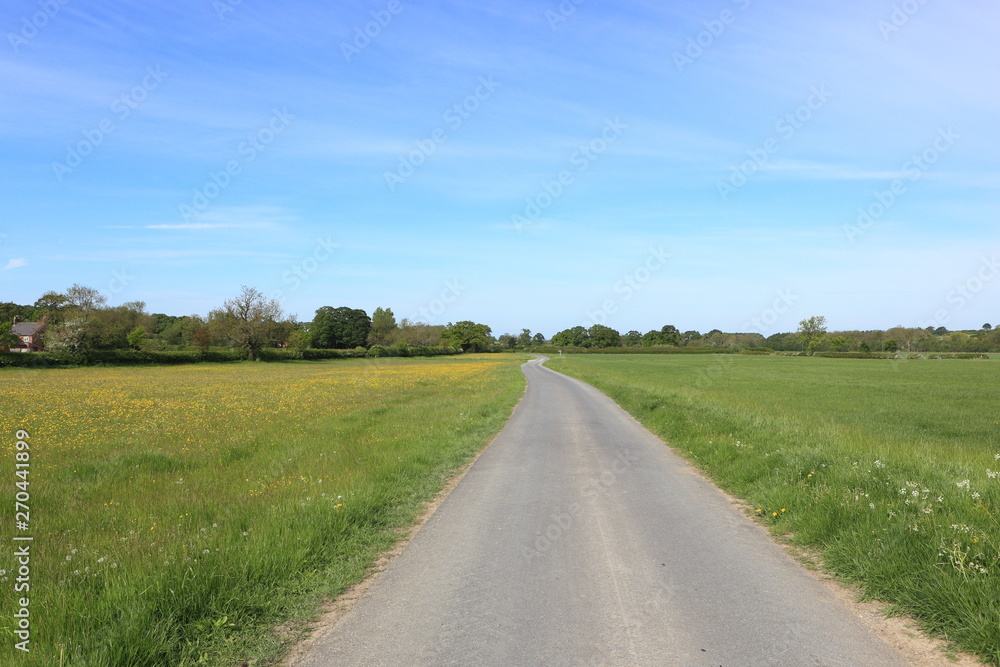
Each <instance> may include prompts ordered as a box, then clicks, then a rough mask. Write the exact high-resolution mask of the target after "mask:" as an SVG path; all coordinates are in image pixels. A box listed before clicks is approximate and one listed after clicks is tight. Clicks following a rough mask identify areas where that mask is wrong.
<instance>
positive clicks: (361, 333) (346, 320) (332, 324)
mask: <svg viewBox="0 0 1000 667" xmlns="http://www.w3.org/2000/svg"><path fill="white" fill-rule="evenodd" d="M371 325H372V321H371V320H370V319H369V318H368V313H366V312H365V311H363V310H361V309H360V308H348V307H346V306H341V307H339V308H333V307H332V306H323V307H322V308H320V309H319V310H317V311H316V316H315V317H314V318H313V321H312V327H311V328H310V331H311V332H312V338H313V345H314V346H316V347H320V348H325V349H336V350H347V349H351V348H355V347H364V345H365V343H366V342H367V341H368V334H369V332H370V331H371Z"/></svg>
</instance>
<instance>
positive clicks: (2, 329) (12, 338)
mask: <svg viewBox="0 0 1000 667" xmlns="http://www.w3.org/2000/svg"><path fill="white" fill-rule="evenodd" d="M13 326H14V320H13V319H10V320H8V321H6V322H0V349H2V350H6V349H8V348H11V347H14V346H15V345H17V344H18V343H20V342H21V337H20V336H18V335H17V334H15V333H14V332H13V331H12V330H11V329H12V327H13Z"/></svg>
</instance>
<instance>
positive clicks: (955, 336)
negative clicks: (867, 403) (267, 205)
mask: <svg viewBox="0 0 1000 667" xmlns="http://www.w3.org/2000/svg"><path fill="white" fill-rule="evenodd" d="M551 344H552V345H553V346H556V347H558V348H564V347H568V348H609V347H653V348H655V347H697V348H722V349H734V348H735V349H760V350H771V351H776V352H782V351H786V352H809V353H817V352H861V353H869V352H899V351H904V352H912V353H917V352H1000V328H998V329H996V330H994V328H993V326H992V325H990V324H989V323H988V322H987V323H985V324H983V326H982V327H981V328H980V329H978V330H974V331H949V330H948V329H946V328H945V327H936V328H935V327H926V328H924V329H920V328H911V327H903V326H897V327H892V328H891V329H888V330H885V331H882V330H878V329H873V330H868V331H857V330H852V331H832V332H830V331H827V325H826V318H825V317H823V316H821V315H817V316H813V317H809V318H807V319H804V320H802V321H801V322H799V326H798V329H796V331H794V332H788V333H776V334H773V335H771V336H767V337H765V336H763V335H762V334H760V333H726V332H723V331H720V330H719V329H712V330H711V331H709V332H708V333H705V334H702V333H700V332H698V331H694V330H690V331H683V332H682V331H680V330H679V329H678V328H677V327H675V326H673V325H670V324H667V325H664V326H663V327H661V328H660V329H653V330H650V331H647V332H646V333H640V332H638V331H634V330H633V331H629V332H627V333H625V334H621V333H619V332H618V331H617V330H615V329H612V328H610V327H607V326H604V325H602V324H595V325H593V326H591V327H590V328H585V327H582V326H577V327H573V328H571V329H565V330H563V331H560V332H559V333H557V334H556V335H554V336H553V337H552V341H551Z"/></svg>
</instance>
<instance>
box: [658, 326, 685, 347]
mask: <svg viewBox="0 0 1000 667" xmlns="http://www.w3.org/2000/svg"><path fill="white" fill-rule="evenodd" d="M660 340H661V341H663V342H662V345H677V344H678V343H679V342H680V340H681V332H680V331H678V330H677V327H675V326H674V325H672V324H667V325H664V326H663V328H661V329H660Z"/></svg>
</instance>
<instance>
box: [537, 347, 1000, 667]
mask: <svg viewBox="0 0 1000 667" xmlns="http://www.w3.org/2000/svg"><path fill="white" fill-rule="evenodd" d="M548 365H549V366H551V367H552V368H553V369H555V370H559V371H562V372H565V373H568V374H570V375H574V376H576V377H578V378H580V379H583V380H585V381H587V382H589V383H591V384H593V385H594V386H596V387H597V388H599V389H601V390H602V391H604V392H605V393H607V394H608V395H609V396H611V397H612V398H613V399H615V400H616V401H617V402H618V403H619V404H620V405H621V406H622V407H624V408H625V409H626V410H628V411H629V412H631V413H632V414H633V415H635V416H636V417H637V418H638V419H639V420H640V421H641V422H643V423H644V424H645V425H646V426H647V427H648V428H650V429H651V430H652V431H654V432H656V433H658V434H659V435H660V436H661V437H663V438H664V439H665V440H666V441H667V442H669V443H670V444H671V445H672V446H673V448H674V449H676V450H677V451H678V452H679V453H681V454H682V455H683V456H685V457H687V458H688V459H690V460H691V461H692V462H694V463H695V464H696V465H697V466H699V467H700V468H702V469H703V470H705V471H706V472H707V474H709V475H710V476H711V477H712V478H713V479H714V480H715V481H716V482H717V483H718V484H719V485H720V486H721V487H722V488H724V489H726V490H727V491H729V492H731V493H733V494H734V495H736V496H738V497H740V498H743V499H745V500H746V501H747V502H748V503H749V504H750V505H752V508H751V512H752V513H755V514H757V515H758V516H759V517H760V520H761V521H763V522H764V523H766V524H769V525H770V526H771V527H772V528H773V530H775V531H776V532H777V533H778V534H786V533H792V534H793V535H794V538H793V539H794V541H795V542H797V543H799V544H801V545H805V546H808V547H810V548H813V549H817V550H819V551H820V552H821V553H822V556H823V560H824V562H825V565H826V567H828V568H830V569H831V570H833V571H835V572H837V573H839V574H840V575H841V576H843V577H844V578H846V579H848V580H852V581H854V582H856V583H857V584H859V586H860V587H861V588H862V589H863V590H864V591H865V592H866V594H867V595H869V596H871V597H873V598H878V599H883V600H887V601H890V602H892V603H894V604H895V605H896V606H897V607H898V608H899V609H901V610H903V611H905V612H907V613H909V614H911V615H913V616H914V617H916V618H918V619H919V620H920V621H921V622H922V623H924V624H925V625H926V627H928V628H929V629H931V630H933V631H935V632H937V633H940V634H942V635H944V636H945V637H947V638H948V639H950V640H953V641H954V642H956V643H957V644H958V645H959V646H960V647H961V648H963V649H965V650H968V651H971V652H974V653H978V654H979V655H981V656H984V657H985V658H987V659H988V660H990V661H991V662H992V663H994V664H1000V523H998V512H997V507H998V503H1000V473H997V472H996V471H1000V381H998V380H1000V363H997V362H996V361H993V360H983V361H959V360H912V361H892V360H851V359H818V358H806V357H778V356H744V355H707V356H694V355H692V356H682V355H676V356H673V355H671V356H640V355H629V356H626V355H618V356H616V355H566V356H565V357H564V358H562V359H553V360H551V361H550V362H548Z"/></svg>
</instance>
